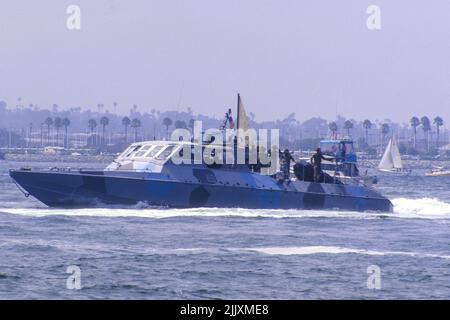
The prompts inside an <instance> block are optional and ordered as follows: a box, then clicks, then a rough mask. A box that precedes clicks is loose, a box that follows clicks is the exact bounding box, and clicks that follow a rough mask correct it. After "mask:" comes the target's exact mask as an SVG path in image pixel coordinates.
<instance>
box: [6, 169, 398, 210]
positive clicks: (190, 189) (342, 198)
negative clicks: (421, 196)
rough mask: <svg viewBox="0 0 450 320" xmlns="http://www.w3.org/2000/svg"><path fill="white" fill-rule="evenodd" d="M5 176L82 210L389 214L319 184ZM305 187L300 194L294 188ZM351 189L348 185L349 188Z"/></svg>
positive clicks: (382, 204) (385, 206)
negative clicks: (139, 206) (142, 207)
mask: <svg viewBox="0 0 450 320" xmlns="http://www.w3.org/2000/svg"><path fill="white" fill-rule="evenodd" d="M10 174H11V177H12V178H13V179H14V180H16V181H17V182H18V183H19V184H20V185H21V186H22V187H23V188H24V189H25V190H26V191H27V192H28V193H30V194H31V195H33V196H34V197H35V198H37V199H38V200H40V201H42V202H43V203H45V204H47V205H48V206H54V207H85V206H98V205H99V204H102V203H104V204H121V205H131V204H136V203H138V202H141V201H142V202H147V203H148V204H152V205H164V206H169V207H178V208H192V207H241V208H260V209H343V210H352V211H368V210H370V211H382V212H390V211H392V204H391V202H390V201H389V200H388V199H386V198H384V197H381V196H380V197H369V196H367V193H361V195H358V193H360V192H361V190H358V189H345V188H343V187H339V188H341V189H336V190H338V191H339V190H341V191H339V192H341V193H340V194H330V193H326V192H325V191H324V188H323V187H322V186H323V184H318V183H304V182H295V184H294V183H293V184H292V185H291V186H290V188H286V189H285V190H280V189H273V190H268V189H263V188H259V189H257V188H249V187H241V186H223V185H212V184H210V185H208V184H199V183H192V182H176V181H167V180H154V179H153V180H146V179H144V178H142V177H141V178H137V177H135V178H125V177H111V176H103V172H101V171H99V172H96V173H95V174H80V173H58V172H55V173H49V172H33V171H11V172H10ZM301 188H305V191H304V192H301V191H299V189H301ZM353 188H354V187H353ZM349 192H350V194H349Z"/></svg>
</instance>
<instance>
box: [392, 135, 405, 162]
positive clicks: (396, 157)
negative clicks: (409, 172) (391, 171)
mask: <svg viewBox="0 0 450 320" xmlns="http://www.w3.org/2000/svg"><path fill="white" fill-rule="evenodd" d="M391 141H392V146H391V155H392V162H393V165H394V168H395V169H403V164H402V158H401V157H400V150H398V145H397V140H396V139H394V138H393V139H391Z"/></svg>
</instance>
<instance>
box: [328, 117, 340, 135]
mask: <svg viewBox="0 0 450 320" xmlns="http://www.w3.org/2000/svg"><path fill="white" fill-rule="evenodd" d="M328 128H329V129H330V131H331V133H332V137H333V138H335V139H336V134H337V131H338V126H337V123H336V122H334V121H333V122H330V123H329V124H328Z"/></svg>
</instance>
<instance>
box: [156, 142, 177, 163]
mask: <svg viewBox="0 0 450 320" xmlns="http://www.w3.org/2000/svg"><path fill="white" fill-rule="evenodd" d="M174 148H175V146H173V145H172V146H168V147H167V148H165V149H164V150H163V151H162V152H161V153H160V154H159V155H158V156H157V157H156V159H157V160H166V159H167V158H168V157H169V156H170V155H171V153H172V151H173V149H174Z"/></svg>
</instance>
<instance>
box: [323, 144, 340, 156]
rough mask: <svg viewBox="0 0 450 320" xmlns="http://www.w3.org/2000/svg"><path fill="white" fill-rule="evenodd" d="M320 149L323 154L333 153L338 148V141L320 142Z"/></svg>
mask: <svg viewBox="0 0 450 320" xmlns="http://www.w3.org/2000/svg"><path fill="white" fill-rule="evenodd" d="M320 150H321V151H322V153H323V154H326V155H335V154H336V152H337V151H338V150H339V144H338V143H321V144H320Z"/></svg>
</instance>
